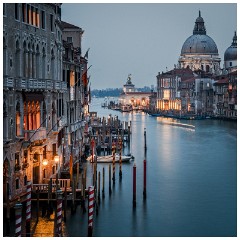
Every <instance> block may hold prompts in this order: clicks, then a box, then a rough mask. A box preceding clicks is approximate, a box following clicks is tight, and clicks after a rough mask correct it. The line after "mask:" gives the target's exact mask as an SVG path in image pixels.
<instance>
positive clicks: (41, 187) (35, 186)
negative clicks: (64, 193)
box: [32, 184, 48, 192]
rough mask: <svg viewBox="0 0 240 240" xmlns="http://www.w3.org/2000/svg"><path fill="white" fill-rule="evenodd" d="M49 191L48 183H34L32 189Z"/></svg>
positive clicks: (34, 190)
mask: <svg viewBox="0 0 240 240" xmlns="http://www.w3.org/2000/svg"><path fill="white" fill-rule="evenodd" d="M37 190H38V191H39V192H47V191H48V184H33V185H32V191H33V192H36V191H37Z"/></svg>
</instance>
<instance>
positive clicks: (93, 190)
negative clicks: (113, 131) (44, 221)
mask: <svg viewBox="0 0 240 240" xmlns="http://www.w3.org/2000/svg"><path fill="white" fill-rule="evenodd" d="M122 144H123V142H122V139H121V138H119V139H118V141H117V142H116V143H113V144H112V155H113V157H112V164H109V165H108V167H109V196H111V193H112V186H114V185H115V181H116V179H115V163H116V161H115V157H116V152H117V151H119V181H121V180H122ZM91 147H92V160H93V161H91V163H92V168H93V176H92V185H91V186H89V187H88V189H87V188H86V182H87V181H86V175H87V173H86V168H84V170H83V172H82V173H81V176H80V177H81V191H80V199H76V192H77V191H76V189H77V188H78V182H79V181H78V180H79V172H78V173H77V177H76V178H74V177H73V176H72V170H70V173H71V181H70V182H71V187H72V192H71V193H70V194H69V195H70V197H71V214H74V213H75V212H76V201H80V204H81V208H82V211H83V213H85V212H86V207H85V199H86V195H87V197H88V236H89V237H91V236H92V235H93V220H94V219H93V218H94V210H96V215H98V206H99V205H100V195H101V194H100V192H102V198H103V199H104V198H105V168H104V167H103V168H102V191H100V183H101V172H100V171H99V172H97V156H96V154H95V153H96V147H95V143H94V140H93V141H91ZM146 152H147V143H146V129H145V128H144V160H143V198H144V199H146V196H147V187H146V179H147V161H146ZM70 160H71V159H70ZM70 166H71V164H70ZM70 168H71V167H70ZM77 170H78V171H79V166H77ZM136 175H137V167H136V164H135V163H134V165H133V207H134V208H135V207H136V189H137V181H136ZM59 181H62V180H61V179H60V180H59V179H58V176H57V175H56V179H55V185H53V179H51V178H50V180H49V182H48V184H45V185H47V191H48V198H47V199H41V201H46V202H47V203H48V208H47V215H48V216H50V214H51V213H52V212H53V202H54V201H55V202H56V206H55V208H56V212H55V220H56V226H55V227H56V228H55V236H57V237H61V236H62V221H64V222H66V221H67V215H66V211H67V200H68V199H67V186H65V187H63V186H61V188H62V189H63V190H64V192H63V191H62V190H61V188H60V185H62V183H61V184H60V183H59ZM32 186H33V185H32V183H31V182H30V181H28V182H27V196H26V236H28V237H30V236H31V229H30V228H31V227H30V226H31V203H32V200H37V208H36V211H37V221H38V211H39V193H40V189H39V186H38V187H37V188H36V197H37V199H32V198H31V194H32ZM54 186H55V199H53V198H52V195H53V193H54V191H53V190H54V189H53V188H54ZM78 190H79V189H78ZM14 209H15V236H17V237H21V236H22V229H21V225H22V204H21V203H20V201H19V202H17V203H16V204H15V207H14ZM42 210H43V209H42ZM45 210H46V209H45ZM63 210H64V214H63Z"/></svg>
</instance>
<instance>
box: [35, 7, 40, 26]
mask: <svg viewBox="0 0 240 240" xmlns="http://www.w3.org/2000/svg"><path fill="white" fill-rule="evenodd" d="M35 26H36V27H39V12H38V9H36V10H35Z"/></svg>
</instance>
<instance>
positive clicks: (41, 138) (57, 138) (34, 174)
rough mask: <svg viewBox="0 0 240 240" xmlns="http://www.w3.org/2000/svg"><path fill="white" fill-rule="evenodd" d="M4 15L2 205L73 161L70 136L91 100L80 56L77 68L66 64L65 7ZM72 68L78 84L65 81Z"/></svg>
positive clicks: (7, 8) (7, 10) (33, 7)
mask: <svg viewBox="0 0 240 240" xmlns="http://www.w3.org/2000/svg"><path fill="white" fill-rule="evenodd" d="M3 9H4V12H3V126H4V130H3V175H4V179H3V193H4V201H7V200H10V201H14V200H16V199H17V198H19V197H24V194H25V193H26V183H27V181H28V180H30V181H32V183H33V184H36V183H44V182H46V181H48V179H49V178H55V177H56V173H59V172H60V169H62V168H64V164H65V163H67V162H69V161H70V160H69V158H70V153H69V152H71V151H72V150H73V146H72V141H71V137H72V136H71V133H72V132H74V131H75V130H76V129H78V128H79V127H80V126H81V127H82V128H83V125H84V124H85V123H84V121H83V119H84V114H85V115H87V114H88V99H86V101H85V102H84V100H85V94H86V93H85V92H84V87H82V86H83V84H82V79H81V68H82V67H81V65H80V64H81V53H80V52H78V53H77V54H75V53H76V52H75V53H74V54H75V55H72V56H73V57H74V58H75V56H76V57H77V59H78V60H77V61H78V64H77V65H75V63H74V59H73V58H72V59H70V61H69V62H67V61H66V49H67V47H66V45H65V42H64V41H63V31H64V27H63V26H62V23H61V4H52V3H49V4H47V3H46V4H37V3H33V4H30V3H7V4H6V3H4V4H3ZM81 37H82V33H81V34H80V35H79V38H80V39H81ZM80 47H81V41H78V45H77V48H78V49H79V48H80ZM75 50H76V49H74V51H75ZM84 61H85V62H86V60H84ZM72 65H74V72H73V73H74V74H75V73H76V75H77V78H76V79H80V81H79V82H80V83H79V84H76V83H77V82H75V77H73V76H71V74H69V75H68V77H66V74H67V73H66V70H67V69H68V70H71V69H72ZM63 66H64V67H63ZM73 73H72V75H74V74H73ZM72 81H74V82H72ZM72 83H73V84H72ZM85 89H87V90H88V86H85ZM72 109H74V111H73V112H72ZM85 109H86V110H85ZM72 129H75V130H74V131H73V130H72Z"/></svg>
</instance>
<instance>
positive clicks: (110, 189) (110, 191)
mask: <svg viewBox="0 0 240 240" xmlns="http://www.w3.org/2000/svg"><path fill="white" fill-rule="evenodd" d="M108 169H109V195H111V193H112V187H111V164H109V168H108Z"/></svg>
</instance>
